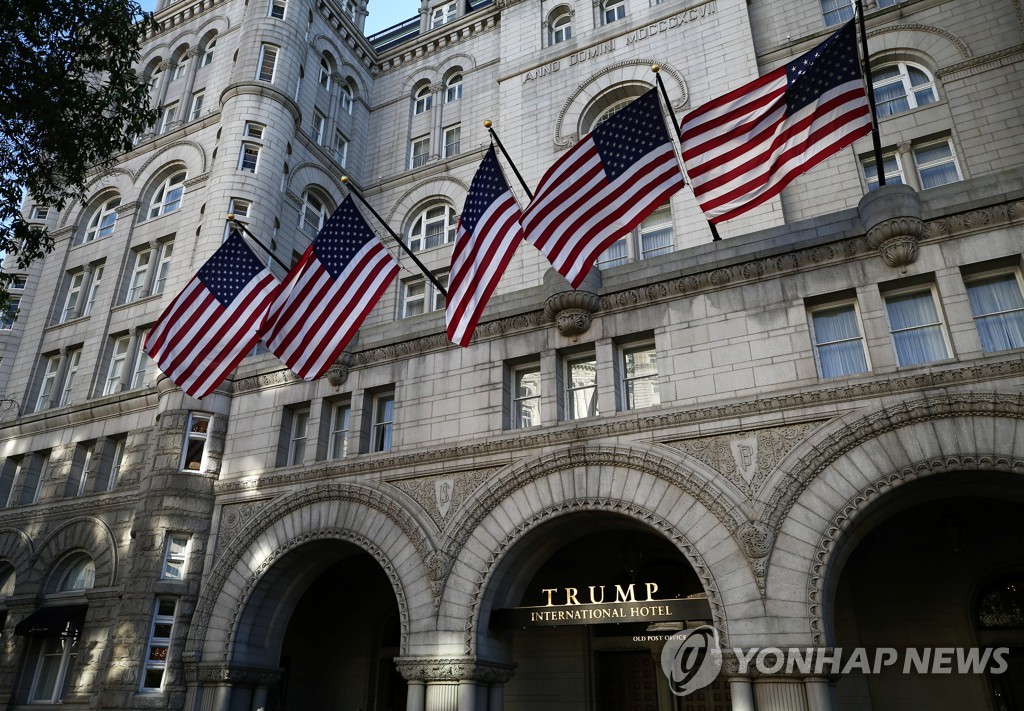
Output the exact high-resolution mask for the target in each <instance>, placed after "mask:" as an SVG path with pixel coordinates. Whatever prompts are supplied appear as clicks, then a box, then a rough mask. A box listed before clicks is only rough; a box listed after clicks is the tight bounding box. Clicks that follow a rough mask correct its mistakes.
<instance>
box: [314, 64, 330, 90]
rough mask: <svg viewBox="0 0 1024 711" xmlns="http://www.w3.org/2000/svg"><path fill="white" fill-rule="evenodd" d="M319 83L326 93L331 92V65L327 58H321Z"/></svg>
mask: <svg viewBox="0 0 1024 711" xmlns="http://www.w3.org/2000/svg"><path fill="white" fill-rule="evenodd" d="M317 83H319V84H320V86H322V87H323V88H324V89H325V90H326V91H330V90H331V63H330V62H329V61H327V57H321V58H320V73H319V74H318V75H317Z"/></svg>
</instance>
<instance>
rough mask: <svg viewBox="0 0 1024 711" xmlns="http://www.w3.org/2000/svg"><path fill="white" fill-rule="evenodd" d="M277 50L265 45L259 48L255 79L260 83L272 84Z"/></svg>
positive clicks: (270, 45)
mask: <svg viewBox="0 0 1024 711" xmlns="http://www.w3.org/2000/svg"><path fill="white" fill-rule="evenodd" d="M277 51H278V48H277V47H275V46H274V45H272V44H265V45H263V46H262V47H260V58H259V62H258V66H259V69H257V70H256V78H257V79H259V80H260V81H267V82H273V81H274V68H275V67H276V66H277Z"/></svg>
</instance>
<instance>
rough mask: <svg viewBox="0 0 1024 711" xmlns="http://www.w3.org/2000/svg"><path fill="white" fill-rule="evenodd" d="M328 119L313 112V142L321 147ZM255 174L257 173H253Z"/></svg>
mask: <svg viewBox="0 0 1024 711" xmlns="http://www.w3.org/2000/svg"><path fill="white" fill-rule="evenodd" d="M326 120H327V119H326V118H325V117H324V115H323V114H322V113H320V112H319V111H313V124H312V126H311V127H310V132H309V133H310V135H311V136H312V137H313V142H314V143H316V144H317V145H320V144H321V143H323V142H324V122H325V121H326ZM253 172H255V171H253Z"/></svg>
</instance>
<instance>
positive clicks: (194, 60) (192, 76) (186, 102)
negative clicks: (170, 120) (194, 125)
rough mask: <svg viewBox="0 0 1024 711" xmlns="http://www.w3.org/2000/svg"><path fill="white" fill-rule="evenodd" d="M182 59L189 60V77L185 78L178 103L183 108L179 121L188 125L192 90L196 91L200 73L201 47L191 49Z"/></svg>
mask: <svg viewBox="0 0 1024 711" xmlns="http://www.w3.org/2000/svg"><path fill="white" fill-rule="evenodd" d="M181 58H182V59H187V60H188V62H189V68H188V76H187V77H185V88H184V90H183V91H182V94H181V100H180V101H179V102H178V106H180V107H181V113H180V114H179V119H178V120H179V122H180V123H188V121H189V114H191V113H192V90H193V89H195V86H196V73H197V72H198V71H199V62H200V54H199V47H198V46H196V47H189V48H188V51H187V52H185V54H183V55H181ZM178 61H181V60H178Z"/></svg>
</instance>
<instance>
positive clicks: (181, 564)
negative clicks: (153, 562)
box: [160, 531, 192, 580]
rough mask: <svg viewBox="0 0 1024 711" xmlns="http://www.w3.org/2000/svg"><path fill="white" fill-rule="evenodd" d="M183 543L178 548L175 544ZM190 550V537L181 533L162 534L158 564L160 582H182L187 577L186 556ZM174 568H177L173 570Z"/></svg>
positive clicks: (168, 532) (169, 532)
mask: <svg viewBox="0 0 1024 711" xmlns="http://www.w3.org/2000/svg"><path fill="white" fill-rule="evenodd" d="M179 542H183V543H182V545H181V546H180V547H179V546H178V545H177V543H179ZM191 549H192V535H191V534H189V533H184V532H182V531H167V532H166V533H165V534H164V551H163V556H162V558H161V563H160V579H161V580H184V579H185V576H186V575H188V555H189V552H190V551H191ZM175 566H177V567H176V568H175Z"/></svg>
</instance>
